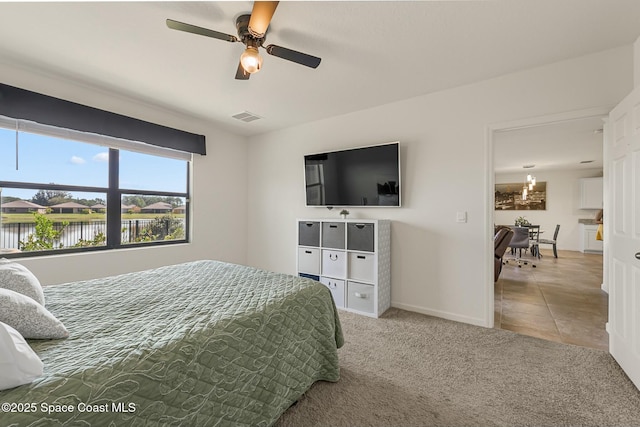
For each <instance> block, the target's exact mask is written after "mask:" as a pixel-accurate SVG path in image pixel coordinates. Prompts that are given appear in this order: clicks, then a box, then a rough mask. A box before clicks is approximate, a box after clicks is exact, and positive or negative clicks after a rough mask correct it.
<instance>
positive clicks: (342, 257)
mask: <svg viewBox="0 0 640 427" xmlns="http://www.w3.org/2000/svg"><path fill="white" fill-rule="evenodd" d="M322 275H323V276H331V277H337V278H343V279H344V278H345V277H346V276H347V253H346V252H344V251H332V250H328V249H323V250H322Z"/></svg>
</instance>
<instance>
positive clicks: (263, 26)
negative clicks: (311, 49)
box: [167, 1, 321, 80]
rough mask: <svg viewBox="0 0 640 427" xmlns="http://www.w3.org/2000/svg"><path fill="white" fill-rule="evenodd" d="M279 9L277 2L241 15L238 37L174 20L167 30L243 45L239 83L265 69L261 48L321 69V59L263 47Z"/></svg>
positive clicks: (261, 4)
mask: <svg viewBox="0 0 640 427" xmlns="http://www.w3.org/2000/svg"><path fill="white" fill-rule="evenodd" d="M277 6H278V2H277V1H256V2H254V3H253V10H252V11H251V14H250V15H246V14H245V15H240V16H239V17H238V19H236V29H237V31H238V37H236V36H233V35H231V34H225V33H221V32H218V31H214V30H209V29H207V28H202V27H197V26H195V25H191V24H185V23H184V22H178V21H174V20H173V19H167V27H169V28H171V29H173V30H179V31H185V32H187V33H193V34H198V35H201V36H206V37H213V38H214V39H219V40H225V41H228V42H232V43H235V42H242V43H244V45H245V46H246V49H245V51H244V53H243V54H242V55H241V56H240V63H239V64H238V70H237V71H236V79H237V80H248V79H249V77H250V76H251V74H253V73H257V72H258V71H260V69H261V68H262V57H261V56H260V54H259V53H258V48H259V47H261V48H263V49H265V50H266V51H267V53H268V54H269V55H273V56H277V57H278V58H282V59H286V60H287V61H292V62H295V63H297V64H300V65H304V66H307V67H311V68H317V67H318V65H320V60H321V59H320V58H318V57H316V56H312V55H308V54H306V53H302V52H298V51H295V50H292V49H287V48H286V47H282V46H276V45H273V44H270V45H267V46H264V42H265V40H266V36H267V30H268V28H269V24H270V23H271V18H272V16H273V13H274V12H275V11H276V7H277Z"/></svg>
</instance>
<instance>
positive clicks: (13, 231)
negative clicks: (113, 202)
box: [0, 219, 168, 249]
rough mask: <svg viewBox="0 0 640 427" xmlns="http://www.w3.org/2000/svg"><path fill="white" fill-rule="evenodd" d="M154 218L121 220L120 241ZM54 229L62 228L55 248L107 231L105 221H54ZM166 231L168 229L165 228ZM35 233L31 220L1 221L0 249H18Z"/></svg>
mask: <svg viewBox="0 0 640 427" xmlns="http://www.w3.org/2000/svg"><path fill="white" fill-rule="evenodd" d="M154 221H155V220H154V219H135V220H123V221H122V222H121V224H122V225H121V232H122V243H133V242H135V241H136V238H137V237H138V236H140V233H141V232H142V230H144V229H145V227H146V226H148V225H149V224H150V223H152V222H154ZM53 228H54V230H56V231H60V230H62V233H61V235H60V239H59V240H58V241H57V242H56V243H55V244H54V248H55V249H60V248H70V247H74V246H75V245H76V244H78V243H79V242H80V241H81V240H85V241H86V240H93V239H94V237H95V236H96V235H97V234H98V233H103V234H105V235H106V233H107V222H106V221H78V222H69V223H68V225H66V227H65V225H64V223H61V222H54V223H53ZM167 232H168V230H167ZM35 233H36V224H35V223H33V222H17V223H3V224H2V229H1V230H0V249H20V242H21V241H22V242H24V241H26V240H27V239H28V238H29V235H30V234H35Z"/></svg>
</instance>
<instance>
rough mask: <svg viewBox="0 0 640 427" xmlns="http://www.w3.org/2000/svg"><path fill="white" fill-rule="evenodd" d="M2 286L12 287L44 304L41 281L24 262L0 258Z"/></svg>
mask: <svg viewBox="0 0 640 427" xmlns="http://www.w3.org/2000/svg"><path fill="white" fill-rule="evenodd" d="M0 288H4V289H10V290H12V291H16V292H19V293H21V294H23V295H26V296H28V297H31V298H33V299H34V300H35V301H36V302H37V303H38V304H40V305H44V293H43V292H42V286H41V285H40V281H39V280H38V278H37V277H36V276H34V274H33V273H32V272H31V271H29V269H27V267H25V266H24V265H22V264H17V263H15V262H8V261H7V260H6V259H2V260H0Z"/></svg>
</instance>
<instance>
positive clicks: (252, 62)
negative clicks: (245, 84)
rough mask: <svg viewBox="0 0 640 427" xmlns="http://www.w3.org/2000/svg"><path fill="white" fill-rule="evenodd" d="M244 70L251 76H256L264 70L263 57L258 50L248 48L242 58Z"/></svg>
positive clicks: (251, 47)
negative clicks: (255, 74)
mask: <svg viewBox="0 0 640 427" xmlns="http://www.w3.org/2000/svg"><path fill="white" fill-rule="evenodd" d="M240 63H241V64H242V68H244V69H245V71H246V72H247V73H249V74H254V73H257V72H258V71H260V69H261V68H262V57H261V56H260V54H259V53H258V48H256V47H253V46H247V48H246V49H245V51H244V53H243V54H242V55H241V56H240Z"/></svg>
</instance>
